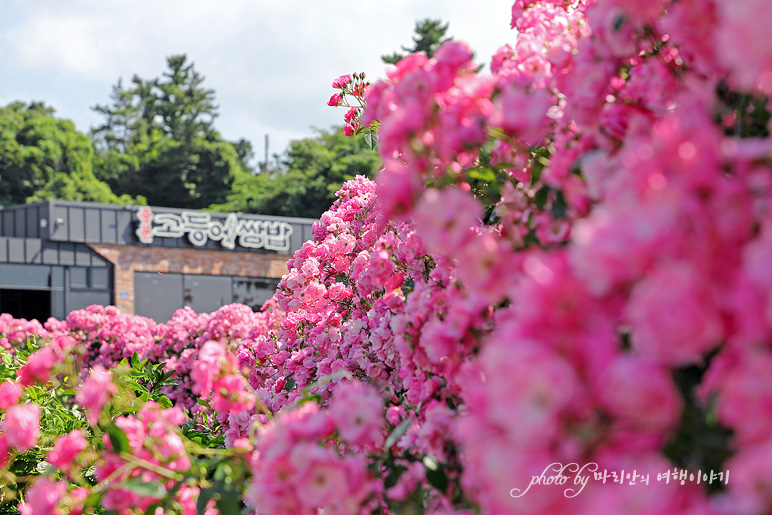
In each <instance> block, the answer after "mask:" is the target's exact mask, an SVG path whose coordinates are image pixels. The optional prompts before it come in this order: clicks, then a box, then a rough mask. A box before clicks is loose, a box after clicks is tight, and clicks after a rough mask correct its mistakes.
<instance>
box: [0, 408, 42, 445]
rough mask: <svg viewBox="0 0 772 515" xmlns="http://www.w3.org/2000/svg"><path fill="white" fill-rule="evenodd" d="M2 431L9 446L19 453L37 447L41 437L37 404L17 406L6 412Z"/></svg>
mask: <svg viewBox="0 0 772 515" xmlns="http://www.w3.org/2000/svg"><path fill="white" fill-rule="evenodd" d="M2 429H3V430H4V431H5V434H6V438H7V441H8V444H9V445H10V446H11V447H14V448H16V449H17V450H19V451H22V452H23V451H28V450H30V449H32V447H34V446H35V443H37V441H38V436H39V435H40V408H39V407H38V405H37V404H32V403H27V404H16V405H14V406H11V407H10V408H8V410H7V411H6V412H5V419H4V420H3V424H2Z"/></svg>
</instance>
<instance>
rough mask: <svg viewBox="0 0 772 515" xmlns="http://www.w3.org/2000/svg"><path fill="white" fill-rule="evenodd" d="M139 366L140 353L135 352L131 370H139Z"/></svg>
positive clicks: (132, 356)
mask: <svg viewBox="0 0 772 515" xmlns="http://www.w3.org/2000/svg"><path fill="white" fill-rule="evenodd" d="M138 366H139V353H138V352H137V351H134V354H132V355H131V368H137V367H138Z"/></svg>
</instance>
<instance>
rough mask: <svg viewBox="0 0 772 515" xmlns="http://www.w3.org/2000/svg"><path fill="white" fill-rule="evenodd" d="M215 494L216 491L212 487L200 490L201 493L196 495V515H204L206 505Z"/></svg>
mask: <svg viewBox="0 0 772 515" xmlns="http://www.w3.org/2000/svg"><path fill="white" fill-rule="evenodd" d="M216 493H217V491H216V490H215V489H214V488H213V487H212V488H204V489H203V490H201V493H199V494H198V501H196V511H197V512H198V515H204V512H206V505H207V504H208V503H209V501H210V500H211V499H212V497H214V495H215V494H216Z"/></svg>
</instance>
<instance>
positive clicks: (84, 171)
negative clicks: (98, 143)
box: [0, 102, 132, 205]
mask: <svg viewBox="0 0 772 515" xmlns="http://www.w3.org/2000/svg"><path fill="white" fill-rule="evenodd" d="M93 160H94V147H93V146H92V144H91V141H90V140H89V138H88V136H86V135H85V134H82V133H80V132H77V131H76V130H75V126H74V125H73V124H72V122H70V121H69V120H60V119H57V118H55V117H54V110H53V109H52V108H50V107H46V106H45V105H44V104H43V103H40V102H32V103H30V104H29V105H27V104H25V103H23V102H14V103H12V104H9V105H8V106H6V107H3V108H0V205H11V204H19V203H22V202H31V201H38V200H47V199H53V198H59V199H63V200H89V201H96V202H105V203H127V202H130V201H132V199H130V198H129V197H127V196H124V197H121V198H119V197H116V196H115V195H114V194H113V193H112V191H110V187H109V186H108V185H107V184H105V183H104V182H102V181H100V180H98V179H97V178H96V177H95V176H94V173H93Z"/></svg>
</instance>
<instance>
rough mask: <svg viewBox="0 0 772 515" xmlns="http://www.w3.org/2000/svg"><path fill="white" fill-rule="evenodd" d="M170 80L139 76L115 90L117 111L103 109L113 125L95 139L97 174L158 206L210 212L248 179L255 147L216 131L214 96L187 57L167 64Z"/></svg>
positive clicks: (95, 132)
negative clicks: (248, 160)
mask: <svg viewBox="0 0 772 515" xmlns="http://www.w3.org/2000/svg"><path fill="white" fill-rule="evenodd" d="M167 64H168V67H169V69H168V71H167V72H165V73H164V74H163V75H162V77H160V78H155V79H149V80H146V79H142V78H141V77H138V76H136V75H135V76H134V77H133V78H132V80H131V84H130V86H128V87H124V86H123V83H122V82H121V81H119V82H118V84H117V85H116V86H115V87H114V88H113V94H112V100H113V102H112V104H111V105H108V106H96V107H95V108H94V109H95V110H96V111H97V112H99V113H101V114H102V115H104V117H105V123H104V124H103V125H101V126H100V127H97V128H96V129H94V130H93V132H92V137H93V139H94V143H95V146H96V148H97V159H96V174H97V177H99V178H100V179H102V180H104V181H105V182H107V183H108V184H109V185H110V187H111V188H112V189H113V190H114V191H121V192H125V193H128V194H129V195H142V196H144V197H146V198H147V200H148V202H149V203H150V204H153V205H162V206H170V207H182V208H189V209H202V208H206V207H208V206H209V205H211V204H218V203H222V202H225V201H226V198H227V196H228V194H229V193H230V190H231V187H232V185H233V183H234V181H235V180H236V179H237V178H238V177H239V176H241V175H248V174H249V173H248V170H247V169H246V158H245V156H246V155H248V151H249V145H248V142H245V140H242V141H241V142H239V143H238V144H236V145H234V144H232V143H229V142H227V141H225V140H224V139H223V137H222V136H221V135H220V133H219V132H217V131H216V130H215V129H214V127H213V124H214V120H215V118H216V117H217V106H216V105H215V99H214V90H211V89H207V88H205V87H204V86H203V82H204V77H203V76H202V75H201V74H200V73H199V72H198V71H196V70H195V68H194V65H193V64H192V63H188V62H187V58H186V56H184V55H178V56H172V57H169V58H168V60H167Z"/></svg>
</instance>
